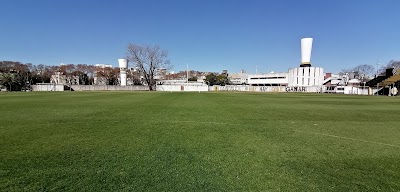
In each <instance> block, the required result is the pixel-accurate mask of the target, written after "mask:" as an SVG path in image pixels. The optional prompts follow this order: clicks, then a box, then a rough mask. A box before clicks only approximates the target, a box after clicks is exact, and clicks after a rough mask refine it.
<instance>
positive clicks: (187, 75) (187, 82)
mask: <svg viewBox="0 0 400 192" xmlns="http://www.w3.org/2000/svg"><path fill="white" fill-rule="evenodd" d="M188 84H189V64H187V63H186V85H188Z"/></svg>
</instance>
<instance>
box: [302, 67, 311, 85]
mask: <svg viewBox="0 0 400 192" xmlns="http://www.w3.org/2000/svg"><path fill="white" fill-rule="evenodd" d="M303 69H304V84H303V85H304V86H308V85H309V83H308V81H309V79H310V71H309V70H310V68H309V67H304V68H303Z"/></svg>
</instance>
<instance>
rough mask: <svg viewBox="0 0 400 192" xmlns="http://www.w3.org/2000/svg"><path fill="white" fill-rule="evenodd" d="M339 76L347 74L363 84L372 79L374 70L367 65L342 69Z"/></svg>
mask: <svg viewBox="0 0 400 192" xmlns="http://www.w3.org/2000/svg"><path fill="white" fill-rule="evenodd" d="M339 74H341V75H344V74H348V75H350V76H351V78H356V79H360V80H362V81H364V82H365V81H368V80H370V79H371V78H373V76H374V74H375V68H374V66H372V65H369V64H361V65H357V66H355V67H353V68H349V69H342V71H341V72H340V73H339Z"/></svg>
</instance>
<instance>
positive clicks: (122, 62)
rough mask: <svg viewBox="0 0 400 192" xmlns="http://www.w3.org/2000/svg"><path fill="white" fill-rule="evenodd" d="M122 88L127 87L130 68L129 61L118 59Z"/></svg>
mask: <svg viewBox="0 0 400 192" xmlns="http://www.w3.org/2000/svg"><path fill="white" fill-rule="evenodd" d="M118 64H119V70H120V77H121V86H126V68H127V67H128V59H118Z"/></svg>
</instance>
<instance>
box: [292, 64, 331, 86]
mask: <svg viewBox="0 0 400 192" xmlns="http://www.w3.org/2000/svg"><path fill="white" fill-rule="evenodd" d="M288 79H289V80H288V81H289V83H288V86H289V87H291V86H322V84H323V81H324V69H323V68H321V67H297V68H293V69H289V76H288Z"/></svg>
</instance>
